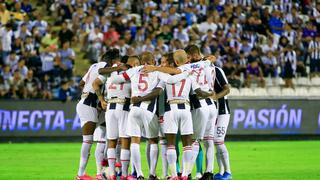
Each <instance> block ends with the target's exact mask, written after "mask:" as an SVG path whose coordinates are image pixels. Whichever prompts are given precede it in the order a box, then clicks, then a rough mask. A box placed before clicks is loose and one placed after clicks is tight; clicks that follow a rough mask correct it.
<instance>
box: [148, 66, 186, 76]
mask: <svg viewBox="0 0 320 180" xmlns="http://www.w3.org/2000/svg"><path fill="white" fill-rule="evenodd" d="M154 71H159V72H163V73H167V74H171V75H175V74H180V73H181V72H182V71H181V70H180V69H178V68H175V67H157V66H144V67H143V72H144V73H149V72H154Z"/></svg>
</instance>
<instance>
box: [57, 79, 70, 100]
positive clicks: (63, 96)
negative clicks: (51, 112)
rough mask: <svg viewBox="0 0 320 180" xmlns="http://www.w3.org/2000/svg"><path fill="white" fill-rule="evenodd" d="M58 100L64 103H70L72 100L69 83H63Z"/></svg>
mask: <svg viewBox="0 0 320 180" xmlns="http://www.w3.org/2000/svg"><path fill="white" fill-rule="evenodd" d="M58 99H59V100H60V101H62V102H66V101H70V100H71V99H72V97H71V89H70V87H69V82H68V81H63V82H61V86H60V89H59V96H58Z"/></svg>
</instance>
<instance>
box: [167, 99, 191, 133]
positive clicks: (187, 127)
mask: <svg viewBox="0 0 320 180" xmlns="http://www.w3.org/2000/svg"><path fill="white" fill-rule="evenodd" d="M185 107H186V109H178V106H177V104H171V105H170V109H171V110H170V111H167V112H165V113H164V116H163V118H164V133H165V134H177V133H178V130H180V133H181V135H191V134H193V126H192V116H191V112H190V106H189V105H185Z"/></svg>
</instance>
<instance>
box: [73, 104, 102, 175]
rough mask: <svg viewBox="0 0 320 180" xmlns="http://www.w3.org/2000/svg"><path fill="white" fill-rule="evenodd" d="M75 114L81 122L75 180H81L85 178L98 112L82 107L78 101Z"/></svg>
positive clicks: (85, 106) (91, 108)
mask: <svg viewBox="0 0 320 180" xmlns="http://www.w3.org/2000/svg"><path fill="white" fill-rule="evenodd" d="M77 114H78V115H79V118H80V121H81V127H82V138H83V142H82V146H81V152H80V163H79V169H78V174H77V179H81V178H82V177H84V176H87V175H85V169H86V167H87V163H88V159H89V156H90V150H91V147H92V143H93V133H94V130H95V129H96V124H97V122H98V112H97V109H95V108H93V107H89V106H87V105H84V104H82V103H81V101H80V102H79V103H78V104H77Z"/></svg>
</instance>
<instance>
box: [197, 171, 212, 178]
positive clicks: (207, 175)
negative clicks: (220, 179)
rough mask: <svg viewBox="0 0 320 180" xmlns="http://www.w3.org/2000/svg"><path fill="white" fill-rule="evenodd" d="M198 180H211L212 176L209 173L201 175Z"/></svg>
mask: <svg viewBox="0 0 320 180" xmlns="http://www.w3.org/2000/svg"><path fill="white" fill-rule="evenodd" d="M200 180H213V174H212V173H210V172H206V173H204V174H203V176H202V177H201V178H200Z"/></svg>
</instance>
